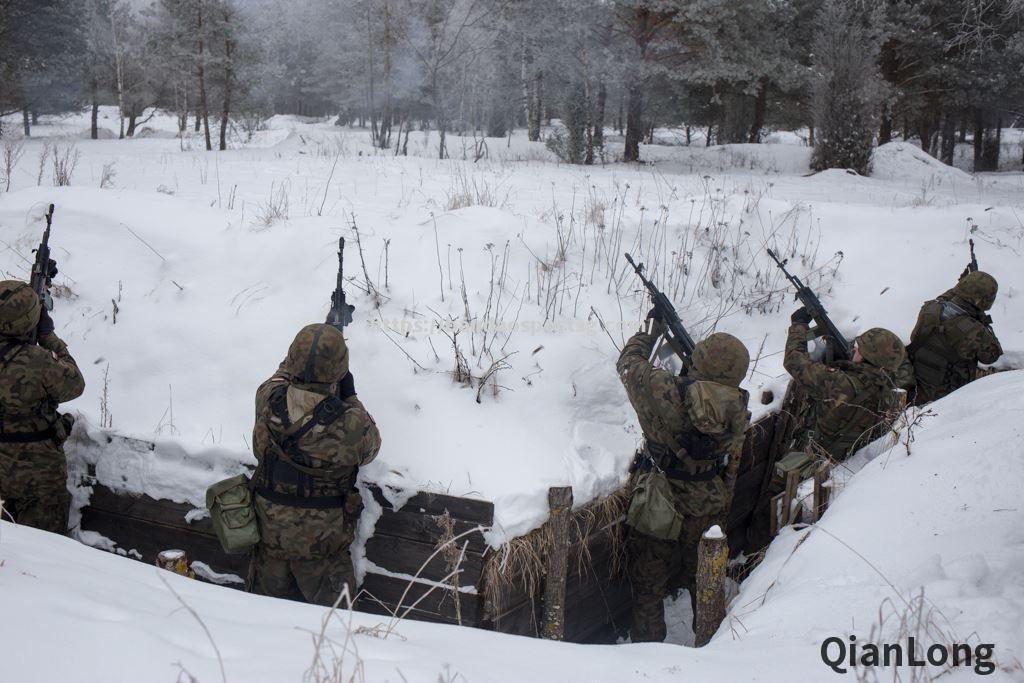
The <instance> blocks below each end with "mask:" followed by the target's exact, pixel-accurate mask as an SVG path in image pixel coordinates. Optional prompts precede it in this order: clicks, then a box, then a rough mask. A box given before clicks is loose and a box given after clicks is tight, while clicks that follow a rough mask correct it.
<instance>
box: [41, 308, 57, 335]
mask: <svg viewBox="0 0 1024 683" xmlns="http://www.w3.org/2000/svg"><path fill="white" fill-rule="evenodd" d="M54 329H56V328H55V327H54V325H53V318H51V317H50V312H49V311H47V310H46V308H41V309H40V313H39V324H38V325H37V326H36V332H37V333H38V334H39V336H40V337H42V336H43V335H47V334H53V331H54Z"/></svg>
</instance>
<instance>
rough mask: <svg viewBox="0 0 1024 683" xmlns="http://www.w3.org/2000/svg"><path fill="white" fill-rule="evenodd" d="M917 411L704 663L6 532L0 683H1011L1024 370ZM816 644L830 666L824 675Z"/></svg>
mask: <svg viewBox="0 0 1024 683" xmlns="http://www.w3.org/2000/svg"><path fill="white" fill-rule="evenodd" d="M930 410H931V412H930V413H929V414H927V415H926V416H924V417H922V419H921V420H919V421H918V420H912V421H916V422H917V423H918V424H917V425H916V426H915V427H914V428H913V432H912V437H913V439H912V441H911V440H910V439H908V438H907V436H908V435H907V432H906V430H904V431H903V433H902V434H901V438H900V440H899V442H898V443H896V444H893V442H892V441H891V440H887V441H886V442H885V443H881V442H880V443H876V444H873V445H872V446H869V447H868V449H866V450H869V451H870V452H871V453H873V454H874V455H875V457H874V459H873V460H871V461H870V462H868V463H867V464H866V465H865V466H864V467H863V469H861V470H860V471H859V472H858V473H857V474H855V475H854V476H853V477H852V478H851V479H850V480H849V481H848V482H847V484H846V486H845V487H844V489H843V491H842V492H841V494H840V495H839V496H838V498H837V499H836V501H835V503H834V504H833V506H832V507H831V508H830V509H829V510H828V512H827V513H826V514H825V516H824V518H823V519H822V521H821V522H820V523H818V524H817V525H815V526H813V527H808V528H803V529H786V530H784V531H783V533H782V535H781V536H780V537H779V538H778V539H777V540H776V541H775V542H774V543H773V544H772V546H771V548H770V550H769V552H768V554H767V556H766V557H765V559H764V561H763V562H762V563H761V565H760V566H759V567H758V568H757V569H756V570H755V571H754V572H753V574H752V575H751V576H750V577H749V579H748V580H747V581H746V582H745V583H744V584H743V588H742V592H741V593H740V594H739V595H738V596H737V597H736V598H735V599H734V600H733V601H732V603H731V605H730V609H729V614H728V616H727V617H726V620H725V622H724V623H723V625H722V627H721V629H720V630H719V632H718V634H717V635H716V637H715V638H714V639H713V640H712V642H711V643H710V644H709V645H708V646H706V647H705V648H703V649H700V650H693V649H689V648H682V647H678V646H674V645H670V644H658V645H654V644H647V645H618V646H595V645H587V646H583V645H572V644H562V643H552V642H547V641H543V640H535V639H529V638H520V637H514V636H505V635H500V634H494V633H490V632H485V631H479V630H475V629H469V628H459V627H452V626H438V625H431V624H424V623H414V622H389V621H388V620H387V619H382V618H381V617H376V616H370V615H364V614H349V613H336V614H335V616H334V617H333V618H331V619H330V620H329V621H328V622H327V625H326V628H324V627H323V623H324V620H325V618H326V617H327V612H326V610H324V609H322V608H318V607H314V606H309V605H303V604H298V603H291V602H285V601H280V600H275V599H271V598H264V597H260V596H250V595H246V594H244V593H241V592H238V591H233V590H229V589H225V588H220V587H217V586H212V585H209V584H204V583H200V582H197V581H193V580H189V579H185V578H183V577H179V576H176V575H173V574H169V573H167V572H163V571H161V570H158V569H156V568H154V567H147V566H145V565H143V564H140V563H138V562H134V561H131V560H127V559H124V558H121V557H117V556H116V555H112V554H108V553H103V552H99V551H96V550H93V549H90V548H87V547H85V546H82V545H80V544H78V543H75V542H74V541H72V540H69V539H65V538H60V537H57V536H53V535H50V534H45V533H42V532H39V531H36V530H33V529H29V528H23V527H17V526H14V525H11V524H9V523H6V522H4V523H0V604H2V605H3V618H0V648H2V649H0V652H2V653H3V656H0V680H3V681H19V682H24V683H32V682H36V681H76V682H81V683H87V682H93V681H95V682H97V683H100V682H102V683H116V682H119V681H126V682H127V681H132V682H135V681H175V680H179V681H187V680H190V679H189V678H187V677H186V676H183V675H181V671H182V670H185V671H187V672H189V673H190V674H191V675H194V676H195V680H198V681H202V682H203V683H210V682H212V681H220V680H225V681H253V682H257V681H259V682H263V681H266V682H268V683H269V682H273V683H280V682H282V681H299V680H307V681H326V680H331V681H334V680H344V681H348V680H355V681H371V682H377V681H381V682H383V681H392V682H396V681H408V682H409V683H414V682H416V683H418V682H421V681H423V682H429V683H435V682H437V681H441V682H443V683H451V682H454V681H460V682H463V683H466V682H468V683H479V682H482V681H488V682H490V681H509V682H510V683H511V682H516V683H518V682H520V681H524V680H535V681H608V682H613V681H614V682H616V683H618V682H620V681H666V682H669V681H672V682H674V681H679V680H694V681H755V680H756V681H765V682H770V681H780V682H786V683H788V682H791V681H829V680H835V679H837V678H838V677H839V676H838V675H837V674H836V673H833V669H832V667H833V666H834V667H835V669H837V670H842V671H845V672H846V676H847V677H848V678H849V679H854V677H855V676H856V675H857V671H856V670H855V667H853V666H851V665H850V663H849V654H848V652H849V649H848V648H849V646H850V642H851V638H852V639H854V640H856V641H857V642H856V645H857V647H858V652H860V653H863V652H865V651H866V650H867V649H868V647H867V646H868V644H869V643H875V644H879V645H882V644H886V643H888V644H890V645H900V646H901V647H902V648H904V652H905V653H906V652H907V647H908V645H907V644H908V637H909V636H914V637H915V641H916V646H917V648H918V651H917V653H916V656H917V658H918V659H925V658H926V657H927V649H928V648H929V647H931V646H932V645H936V646H945V647H947V648H953V646H954V645H957V644H959V645H961V647H960V648H959V649H957V650H956V651H957V652H958V655H959V656H960V657H961V661H963V657H964V654H965V653H966V652H967V651H968V650H969V651H970V653H971V657H972V660H971V665H970V666H964V665H961V666H959V667H957V668H954V669H952V670H950V671H948V672H945V673H943V669H944V668H946V667H942V666H937V667H927V668H917V669H915V668H911V667H909V666H908V664H907V662H908V661H909V655H908V654H905V655H904V657H905V659H904V664H903V666H902V668H899V669H898V670H896V671H895V672H894V669H892V668H889V669H878V670H876V671H875V672H874V673H875V674H877V676H878V678H877V680H904V681H907V680H915V681H925V680H933V679H934V680H942V681H967V680H975V677H976V676H977V675H978V673H981V674H986V678H985V680H991V681H1021V680H1024V669H1022V665H1021V662H1022V661H1024V528H1022V526H1021V524H1020V519H1021V517H1020V510H1021V508H1020V505H1021V501H1020V490H1021V486H1020V482H1021V481H1022V480H1024V446H1022V429H1024V428H1022V425H1024V372H1019V371H1017V372H1007V373H1000V374H997V375H994V376H991V377H988V378H985V379H983V380H980V381H978V382H976V383H974V384H972V385H970V386H968V387H966V388H964V389H963V390H962V391H959V392H957V393H955V394H953V395H951V396H949V397H947V398H945V399H943V400H942V401H939V402H937V403H935V404H934V405H933V406H932V407H931V409H930ZM887 438H888V437H887ZM908 441H910V451H909V453H908V451H907V448H906V446H905V444H906V443H907V442H908ZM322 629H323V638H321V640H323V641H324V643H325V644H324V645H323V647H322V649H321V654H322V660H321V663H322V664H324V665H326V666H327V667H328V668H330V667H331V666H333V665H334V664H335V663H337V664H338V666H339V667H340V668H339V671H340V675H338V676H337V677H330V676H327V675H320V676H316V675H311V674H310V673H308V672H310V669H311V666H312V664H313V662H314V653H315V652H316V647H315V644H314V643H315V642H316V640H317V638H318V637H319V634H321V630H322ZM829 638H833V639H835V640H832V641H831V642H830V643H827V644H826V647H825V656H826V657H827V658H828V660H829V661H830V662H831V665H827V664H826V663H824V662H823V660H822V649H823V643H825V641H826V639H829ZM840 644H843V645H844V647H845V648H847V650H846V652H847V654H846V655H845V658H844V656H843V651H842V650H841V649H840ZM989 645H990V646H991V650H989V649H987V647H986V646H989ZM332 652H333V653H336V656H335V655H332V654H331V653H332ZM343 653H344V654H343ZM938 653H939V650H935V656H934V658H935V659H936V660H938ZM857 657H858V659H859V657H860V655H858V656H857ZM979 657H980V658H979ZM218 660H219V661H218ZM221 666H223V669H221ZM989 666H991V669H992V671H991V673H988V671H989ZM894 673H897V674H898V675H899V678H894ZM350 675H353V678H351V679H350V678H349V676H350ZM304 676H305V677H304ZM858 680H876V679H874V678H871V677H865V678H858Z"/></svg>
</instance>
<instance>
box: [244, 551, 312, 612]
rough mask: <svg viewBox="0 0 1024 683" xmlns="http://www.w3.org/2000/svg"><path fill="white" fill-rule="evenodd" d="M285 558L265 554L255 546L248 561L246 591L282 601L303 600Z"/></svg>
mask: <svg viewBox="0 0 1024 683" xmlns="http://www.w3.org/2000/svg"><path fill="white" fill-rule="evenodd" d="M290 564H291V563H290V562H289V561H288V559H287V558H283V557H276V556H273V555H269V554H267V552H266V551H264V550H263V548H262V546H256V549H255V550H254V551H253V553H252V557H251V558H250V560H249V576H248V580H247V581H246V590H248V591H249V592H250V593H256V594H257V595H267V596H270V597H272V598H282V599H284V600H298V601H300V602H301V601H302V600H303V599H304V597H303V595H302V591H300V590H299V586H298V584H297V583H296V582H295V577H294V576H293V575H292V571H291V567H290V566H289V565H290Z"/></svg>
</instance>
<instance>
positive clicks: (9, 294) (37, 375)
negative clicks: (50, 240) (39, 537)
mask: <svg viewBox="0 0 1024 683" xmlns="http://www.w3.org/2000/svg"><path fill="white" fill-rule="evenodd" d="M34 330H35V331H36V332H37V341H38V346H37V345H36V344H33V343H31V341H30V339H31V335H32V332H33V331H34ZM84 390H85V380H84V379H83V378H82V373H81V372H80V371H79V370H78V366H77V365H76V364H75V360H74V359H73V358H72V357H71V354H70V353H68V347H67V345H66V344H65V343H64V342H63V341H61V339H60V338H59V337H58V336H57V335H56V334H54V328H53V322H52V320H51V319H50V316H49V314H47V313H46V311H45V310H44V309H43V307H42V305H41V303H40V301H39V297H38V296H37V295H36V293H35V292H33V291H32V288H31V287H29V286H28V285H27V284H25V283H24V282H18V281H15V280H6V281H4V282H0V499H2V501H3V506H4V509H5V510H6V512H7V514H8V515H10V516H11V517H13V518H14V521H15V522H17V523H19V524H27V525H28V526H33V527H36V528H39V529H44V530H46V531H52V532H54V533H57V534H64V533H66V532H67V529H68V509H69V505H70V503H71V495H70V494H69V493H68V488H67V478H68V473H67V469H68V467H67V461H66V460H65V459H64V449H63V444H64V440H65V439H66V438H67V436H68V434H69V433H70V431H71V425H72V423H73V422H74V420H73V418H72V417H71V416H70V415H61V414H60V413H58V412H57V405H58V404H60V403H63V402H64V401H70V400H71V399H73V398H77V397H79V396H81V395H82V392H83V391H84Z"/></svg>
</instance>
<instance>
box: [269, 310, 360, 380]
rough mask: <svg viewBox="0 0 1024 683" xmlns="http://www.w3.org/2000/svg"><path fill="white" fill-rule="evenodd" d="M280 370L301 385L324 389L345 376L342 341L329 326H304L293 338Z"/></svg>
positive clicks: (341, 337)
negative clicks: (318, 386)
mask: <svg viewBox="0 0 1024 683" xmlns="http://www.w3.org/2000/svg"><path fill="white" fill-rule="evenodd" d="M281 367H282V369H283V370H285V371H286V372H288V373H290V374H291V375H292V376H293V377H294V378H295V381H296V382H298V383H300V384H306V385H310V386H311V388H313V387H316V386H317V385H320V386H321V387H323V388H326V387H327V386H328V385H331V384H334V383H335V382H337V381H338V380H340V379H341V378H342V377H344V376H345V375H346V374H347V373H348V346H347V345H346V344H345V337H344V336H343V335H342V334H341V332H340V331H338V329H337V328H335V327H333V326H331V325H327V324H324V323H315V324H313V325H306V326H305V327H303V328H302V329H301V330H299V333H298V334H297V335H295V340H294V341H292V344H291V346H290V347H288V356H287V357H286V358H285V359H284V363H282V364H281Z"/></svg>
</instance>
